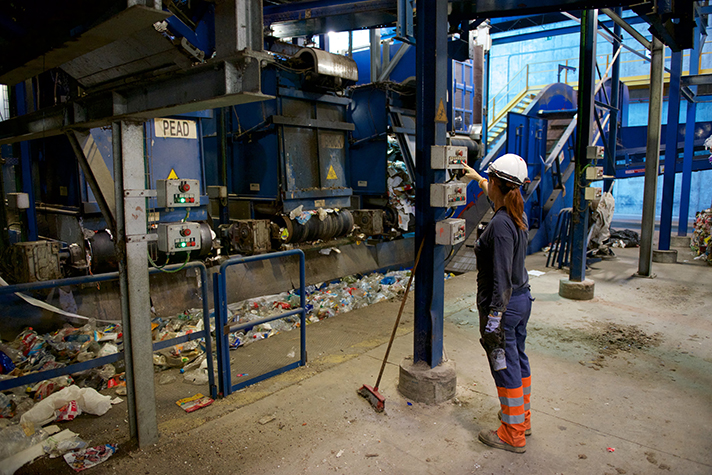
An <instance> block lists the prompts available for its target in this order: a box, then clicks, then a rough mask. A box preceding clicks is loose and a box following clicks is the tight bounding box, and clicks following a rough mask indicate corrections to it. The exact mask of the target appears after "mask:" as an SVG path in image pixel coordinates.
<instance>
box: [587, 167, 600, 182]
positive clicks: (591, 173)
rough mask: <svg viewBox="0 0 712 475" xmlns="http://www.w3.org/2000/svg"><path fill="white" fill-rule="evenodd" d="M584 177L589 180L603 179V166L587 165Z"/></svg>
mask: <svg viewBox="0 0 712 475" xmlns="http://www.w3.org/2000/svg"><path fill="white" fill-rule="evenodd" d="M586 179H587V180H589V181H595V180H601V179H603V167H588V168H586Z"/></svg>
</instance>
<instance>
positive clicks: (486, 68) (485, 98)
mask: <svg viewBox="0 0 712 475" xmlns="http://www.w3.org/2000/svg"><path fill="white" fill-rule="evenodd" d="M484 63H485V64H484V65H483V67H482V74H484V78H483V79H482V82H483V84H484V88H483V91H482V133H481V137H482V143H483V144H484V150H483V152H482V156H483V157H486V156H487V152H489V144H488V141H489V140H488V139H489V133H488V132H487V130H488V129H489V121H488V120H487V117H488V115H489V90H490V50H488V49H487V50H485V60H484ZM472 165H473V164H472V163H470V166H472Z"/></svg>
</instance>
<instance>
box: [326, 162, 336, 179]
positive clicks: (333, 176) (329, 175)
mask: <svg viewBox="0 0 712 475" xmlns="http://www.w3.org/2000/svg"><path fill="white" fill-rule="evenodd" d="M336 178H337V176H336V172H335V171H334V165H329V173H327V175H326V179H327V180H336Z"/></svg>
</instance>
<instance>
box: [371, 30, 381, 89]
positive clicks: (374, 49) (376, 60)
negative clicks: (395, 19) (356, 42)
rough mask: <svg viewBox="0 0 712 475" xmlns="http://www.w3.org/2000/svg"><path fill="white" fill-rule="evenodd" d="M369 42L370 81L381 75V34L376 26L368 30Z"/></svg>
mask: <svg viewBox="0 0 712 475" xmlns="http://www.w3.org/2000/svg"><path fill="white" fill-rule="evenodd" d="M368 33H369V41H370V44H371V82H376V80H377V79H378V77H379V76H380V75H381V34H380V30H379V29H378V28H373V29H371V30H369V32H368Z"/></svg>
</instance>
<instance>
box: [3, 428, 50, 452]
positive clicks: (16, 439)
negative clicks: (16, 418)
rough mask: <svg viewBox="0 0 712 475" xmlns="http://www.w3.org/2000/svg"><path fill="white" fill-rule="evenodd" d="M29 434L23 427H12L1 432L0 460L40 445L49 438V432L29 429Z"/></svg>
mask: <svg viewBox="0 0 712 475" xmlns="http://www.w3.org/2000/svg"><path fill="white" fill-rule="evenodd" d="M27 432H29V433H30V435H27V433H26V431H25V429H24V428H23V427H22V426H21V425H15V426H11V427H8V428H7V429H5V430H3V431H0V460H4V459H6V458H8V457H10V456H11V455H13V454H16V453H18V452H21V451H23V450H25V449H26V448H28V447H32V446H33V445H35V444H39V443H40V442H42V441H43V440H45V439H46V438H47V436H48V434H47V432H46V431H44V430H42V429H40V430H38V431H34V429H33V428H29V429H28V430H27Z"/></svg>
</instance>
